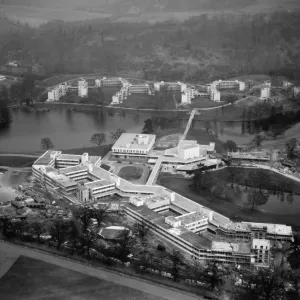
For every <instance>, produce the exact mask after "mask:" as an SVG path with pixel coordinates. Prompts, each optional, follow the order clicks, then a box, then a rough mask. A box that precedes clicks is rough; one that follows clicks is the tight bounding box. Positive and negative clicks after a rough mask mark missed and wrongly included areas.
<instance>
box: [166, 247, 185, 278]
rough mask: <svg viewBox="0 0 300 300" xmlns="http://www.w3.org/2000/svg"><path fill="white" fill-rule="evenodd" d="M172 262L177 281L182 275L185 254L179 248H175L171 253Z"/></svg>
mask: <svg viewBox="0 0 300 300" xmlns="http://www.w3.org/2000/svg"><path fill="white" fill-rule="evenodd" d="M169 259H170V261H171V263H172V275H173V279H174V281H177V280H178V278H179V276H180V267H181V266H182V265H183V255H182V254H181V252H179V251H177V250H173V251H172V253H170V255H169Z"/></svg>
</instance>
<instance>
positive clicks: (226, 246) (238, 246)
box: [211, 241, 251, 254]
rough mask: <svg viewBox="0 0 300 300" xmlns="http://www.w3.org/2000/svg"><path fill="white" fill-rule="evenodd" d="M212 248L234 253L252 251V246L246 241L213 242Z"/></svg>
mask: <svg viewBox="0 0 300 300" xmlns="http://www.w3.org/2000/svg"><path fill="white" fill-rule="evenodd" d="M211 249H212V250H215V251H224V252H232V253H243V254H247V253H249V254H250V253H251V248H250V246H249V245H248V244H246V243H228V242H218V241H213V242H212V247H211Z"/></svg>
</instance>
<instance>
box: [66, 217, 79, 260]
mask: <svg viewBox="0 0 300 300" xmlns="http://www.w3.org/2000/svg"><path fill="white" fill-rule="evenodd" d="M80 235H81V232H80V225H79V224H78V221H77V220H75V219H72V220H70V222H69V232H68V238H69V239H70V240H71V242H72V245H73V247H72V255H73V254H74V249H76V247H77V242H78V240H79V237H80Z"/></svg>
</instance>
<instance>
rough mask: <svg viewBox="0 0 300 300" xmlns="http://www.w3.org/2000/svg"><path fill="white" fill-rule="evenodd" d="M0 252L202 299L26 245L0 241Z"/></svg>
mask: <svg viewBox="0 0 300 300" xmlns="http://www.w3.org/2000/svg"><path fill="white" fill-rule="evenodd" d="M0 253H9V254H10V255H15V256H16V257H17V256H19V255H23V256H27V257H30V258H33V259H38V260H41V261H44V262H46V263H50V264H54V265H57V266H59V267H62V268H67V269H69V270H72V271H76V272H80V273H83V274H86V275H89V276H93V277H96V278H99V279H102V280H107V281H110V282H113V283H116V284H120V285H123V286H127V287H130V288H133V289H136V290H140V291H143V292H145V293H148V294H151V295H154V296H157V297H162V298H165V299H170V300H196V299H198V300H199V299H203V298H202V297H199V296H198V297H197V296H193V295H191V294H187V293H184V292H181V291H179V290H175V289H172V288H168V287H164V286H162V285H158V284H152V283H151V282H147V281H146V280H143V279H139V278H134V277H130V276H126V275H123V274H118V273H117V272H110V271H107V270H105V269H100V268H94V267H90V266H87V265H85V264H82V263H79V262H76V261H73V260H71V259H66V258H61V257H59V256H56V255H52V254H47V253H45V252H42V251H37V250H33V249H30V248H27V247H23V246H19V245H13V244H9V243H6V242H3V241H1V242H0Z"/></svg>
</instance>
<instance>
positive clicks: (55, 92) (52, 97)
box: [48, 83, 68, 101]
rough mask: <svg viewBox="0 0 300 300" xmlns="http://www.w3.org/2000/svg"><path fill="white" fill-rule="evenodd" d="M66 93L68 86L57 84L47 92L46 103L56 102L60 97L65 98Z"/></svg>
mask: <svg viewBox="0 0 300 300" xmlns="http://www.w3.org/2000/svg"><path fill="white" fill-rule="evenodd" d="M67 92H68V86H67V84H66V83H64V84H59V85H57V86H56V87H54V88H53V89H52V90H50V91H48V101H58V100H59V99H60V98H61V97H62V96H65V95H66V94H67Z"/></svg>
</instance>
